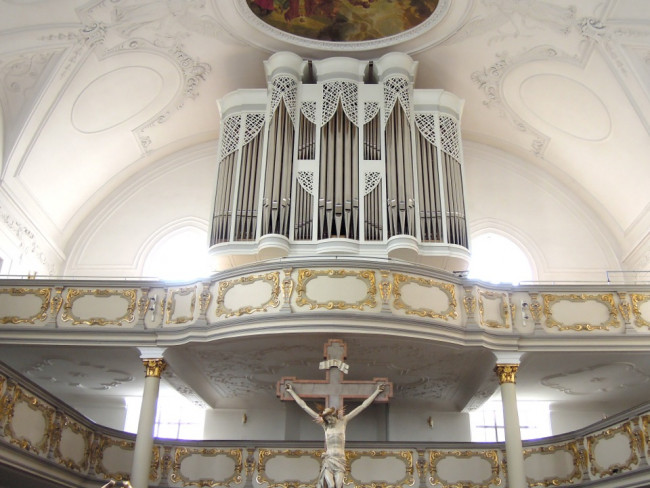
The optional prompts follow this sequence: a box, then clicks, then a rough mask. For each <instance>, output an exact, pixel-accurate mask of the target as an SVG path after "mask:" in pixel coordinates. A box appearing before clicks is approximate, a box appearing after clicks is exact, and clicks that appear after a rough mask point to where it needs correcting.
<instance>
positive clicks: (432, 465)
mask: <svg viewBox="0 0 650 488" xmlns="http://www.w3.org/2000/svg"><path fill="white" fill-rule="evenodd" d="M447 458H455V459H470V458H478V459H480V460H483V461H486V462H487V463H488V465H489V468H490V471H491V477H490V478H489V479H486V480H482V481H475V480H458V481H447V480H443V479H441V478H440V476H439V474H438V470H439V468H438V464H439V463H440V461H442V460H444V459H447ZM429 471H430V472H431V477H430V478H429V482H430V483H431V484H432V485H438V484H439V485H441V486H443V487H444V488H489V487H490V486H494V485H500V484H501V478H500V477H499V455H498V452H497V451H495V450H490V451H431V452H430V454H429Z"/></svg>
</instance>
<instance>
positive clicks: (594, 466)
mask: <svg viewBox="0 0 650 488" xmlns="http://www.w3.org/2000/svg"><path fill="white" fill-rule="evenodd" d="M621 433H622V434H624V435H626V436H627V437H628V439H629V442H630V455H629V457H628V458H627V461H626V462H625V463H624V464H619V463H616V464H612V465H610V466H609V467H607V468H604V467H602V466H600V465H599V464H598V462H597V461H596V458H595V455H594V451H595V448H596V445H597V444H598V443H599V442H600V441H602V440H607V439H611V438H612V437H614V436H615V435H617V434H621ZM638 451H639V440H638V439H637V436H636V435H635V434H634V432H633V430H632V423H631V422H630V421H627V422H625V423H624V424H622V425H619V426H618V427H614V428H611V429H607V430H605V431H603V432H601V433H599V434H595V435H589V436H587V452H588V456H589V464H590V465H591V474H593V475H594V476H600V477H601V478H604V477H605V476H611V475H613V474H618V473H620V472H622V471H627V470H631V469H632V466H633V465H634V464H638V463H639V455H638Z"/></svg>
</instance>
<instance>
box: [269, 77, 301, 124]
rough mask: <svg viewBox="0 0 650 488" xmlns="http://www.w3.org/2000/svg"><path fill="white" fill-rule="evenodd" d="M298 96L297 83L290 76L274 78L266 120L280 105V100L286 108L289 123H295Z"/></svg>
mask: <svg viewBox="0 0 650 488" xmlns="http://www.w3.org/2000/svg"><path fill="white" fill-rule="evenodd" d="M297 94H298V82H297V81H296V80H294V79H293V78H292V77H290V76H276V77H275V78H273V81H272V82H271V103H270V104H269V113H268V118H269V119H270V118H271V117H272V116H273V113H274V112H275V110H276V109H277V108H278V105H280V100H284V103H285V104H286V106H287V112H288V114H289V117H291V121H292V122H293V123H294V124H295V123H296V98H297Z"/></svg>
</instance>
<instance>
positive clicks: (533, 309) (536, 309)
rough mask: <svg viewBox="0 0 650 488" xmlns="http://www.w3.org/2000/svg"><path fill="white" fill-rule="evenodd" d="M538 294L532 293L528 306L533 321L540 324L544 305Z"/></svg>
mask: <svg viewBox="0 0 650 488" xmlns="http://www.w3.org/2000/svg"><path fill="white" fill-rule="evenodd" d="M538 296H539V295H538V294H537V293H531V294H530V305H529V306H528V310H530V316H531V317H532V318H533V321H534V322H535V323H536V324H539V323H540V321H541V320H542V305H541V304H540V303H539V301H538V300H537V298H538Z"/></svg>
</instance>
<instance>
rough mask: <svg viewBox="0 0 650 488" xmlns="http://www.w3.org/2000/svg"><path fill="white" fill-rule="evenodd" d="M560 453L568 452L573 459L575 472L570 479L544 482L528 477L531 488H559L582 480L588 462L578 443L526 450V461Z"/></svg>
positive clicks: (555, 479)
mask: <svg viewBox="0 0 650 488" xmlns="http://www.w3.org/2000/svg"><path fill="white" fill-rule="evenodd" d="M558 451H566V452H568V453H569V454H570V455H571V456H572V457H573V471H572V472H571V473H570V474H569V477H568V478H558V477H555V478H544V479H543V480H539V481H538V480H534V479H533V478H529V477H526V481H527V482H528V486H529V488H533V487H535V486H544V487H546V486H559V485H565V484H566V485H569V484H573V483H575V482H577V481H581V480H582V469H583V467H586V464H587V462H586V460H585V459H584V456H583V455H582V453H581V451H580V447H579V446H578V443H577V442H576V441H571V442H567V443H566V444H560V445H553V446H541V447H533V448H530V449H524V460H525V459H526V458H528V457H530V456H531V455H533V454H542V455H544V454H554V453H555V452H558Z"/></svg>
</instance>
